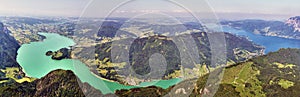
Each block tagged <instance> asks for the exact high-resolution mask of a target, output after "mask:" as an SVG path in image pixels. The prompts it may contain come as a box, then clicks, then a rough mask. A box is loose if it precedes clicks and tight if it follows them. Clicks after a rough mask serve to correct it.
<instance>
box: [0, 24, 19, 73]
mask: <svg viewBox="0 0 300 97" xmlns="http://www.w3.org/2000/svg"><path fill="white" fill-rule="evenodd" d="M7 32H9V31H8V30H7V29H6V28H5V27H4V25H3V23H1V22H0V68H5V67H19V64H18V63H17V61H16V56H17V51H18V48H19V47H20V45H19V44H18V42H17V41H16V40H15V39H14V37H12V36H10V35H9V34H8V33H7Z"/></svg>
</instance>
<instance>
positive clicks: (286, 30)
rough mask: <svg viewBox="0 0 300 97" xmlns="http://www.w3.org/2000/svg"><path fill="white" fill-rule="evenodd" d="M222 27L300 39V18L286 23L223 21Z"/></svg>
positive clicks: (292, 18)
mask: <svg viewBox="0 0 300 97" xmlns="http://www.w3.org/2000/svg"><path fill="white" fill-rule="evenodd" d="M221 24H222V25H226V26H230V27H233V28H236V29H241V30H245V31H248V32H252V33H254V34H260V35H265V36H277V37H283V38H291V39H300V16H296V17H291V18H289V19H287V20H286V21H285V22H282V21H265V20H239V21H222V22H221Z"/></svg>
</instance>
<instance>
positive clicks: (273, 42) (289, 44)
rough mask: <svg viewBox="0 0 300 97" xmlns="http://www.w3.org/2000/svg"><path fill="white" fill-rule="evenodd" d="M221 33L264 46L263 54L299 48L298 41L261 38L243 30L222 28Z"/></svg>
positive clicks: (269, 37) (270, 37)
mask: <svg viewBox="0 0 300 97" xmlns="http://www.w3.org/2000/svg"><path fill="white" fill-rule="evenodd" d="M223 31H225V32H229V33H232V34H236V35H238V36H244V37H247V38H248V39H249V40H251V41H253V42H254V43H256V44H258V45H261V46H264V47H265V48H266V50H265V53H269V52H274V51H278V50H279V49H280V48H300V40H296V39H287V38H281V37H275V36H263V35H258V34H254V33H252V32H246V31H244V30H238V29H234V28H231V27H228V26H224V27H223Z"/></svg>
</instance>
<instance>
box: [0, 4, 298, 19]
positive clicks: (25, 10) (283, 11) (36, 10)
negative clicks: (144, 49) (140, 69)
mask: <svg viewBox="0 0 300 97" xmlns="http://www.w3.org/2000/svg"><path fill="white" fill-rule="evenodd" d="M124 1H126V0H94V1H91V0H0V15H2V16H5V15H14V16H15V15H16V16H24V15H25V16H80V15H81V13H85V12H86V13H89V14H90V15H89V16H93V15H95V16H96V17H99V15H100V14H94V13H96V12H97V13H102V14H101V15H103V16H104V14H107V13H108V12H109V11H110V10H111V9H112V8H114V7H116V6H117V5H119V4H120V3H121V2H124ZM174 1H176V2H178V4H181V5H182V6H184V7H186V8H189V9H192V11H194V12H204V11H206V7H202V6H203V2H204V1H205V0H174ZM89 2H91V3H90V4H89ZM133 2H140V3H136V4H133V5H130V6H125V7H126V8H123V9H120V10H119V11H122V10H124V12H127V11H139V10H147V9H151V10H173V11H174V12H180V10H178V9H176V7H172V6H171V5H170V6H168V4H166V3H162V2H161V0H135V1H133ZM207 2H208V3H209V5H207V4H204V5H205V6H209V7H211V8H212V9H213V11H214V12H216V13H217V14H218V15H220V16H226V15H227V16H228V17H230V15H232V14H236V15H246V16H247V15H249V14H252V15H253V16H259V15H258V14H260V15H261V16H262V17H263V16H266V15H274V16H279V17H280V16H295V15H300V6H299V3H300V1H299V0H207ZM85 8H86V10H85V12H83V11H84V9H85ZM137 8H138V9H137ZM172 8H174V9H172ZM203 9H204V10H203ZM89 11H90V12H89ZM210 11H212V10H210ZM236 15H235V16H236ZM220 16H219V17H220Z"/></svg>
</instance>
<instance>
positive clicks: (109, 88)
mask: <svg viewBox="0 0 300 97" xmlns="http://www.w3.org/2000/svg"><path fill="white" fill-rule="evenodd" d="M39 34H40V35H43V36H45V37H46V39H44V40H43V41H40V42H31V43H29V44H24V45H22V46H21V47H20V48H19V50H18V56H17V62H18V63H19V64H20V65H21V67H22V68H23V71H24V72H25V73H26V76H29V77H34V78H41V77H43V76H45V75H47V74H48V73H49V72H51V71H53V70H57V69H63V70H71V71H73V72H74V73H75V75H77V77H78V78H79V79H80V80H81V81H82V82H87V83H89V84H90V85H91V86H93V87H95V88H96V89H98V90H100V91H101V92H102V93H103V94H107V93H114V91H116V90H120V89H131V88H137V87H147V86H158V87H161V88H164V89H166V88H168V87H170V86H172V85H175V84H177V83H179V82H181V81H182V79H179V78H176V79H170V80H159V81H152V82H143V83H141V84H140V85H138V86H125V85H122V84H119V83H117V82H111V81H107V80H105V79H103V78H100V77H97V76H95V75H94V74H93V73H91V72H90V70H89V68H88V67H87V66H86V64H84V63H82V62H81V61H79V60H74V59H63V60H52V59H51V57H49V56H46V55H45V53H46V52H47V51H57V50H59V49H61V48H69V47H70V46H73V45H75V42H74V41H73V40H72V39H70V38H67V37H64V36H61V35H59V34H55V33H39Z"/></svg>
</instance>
